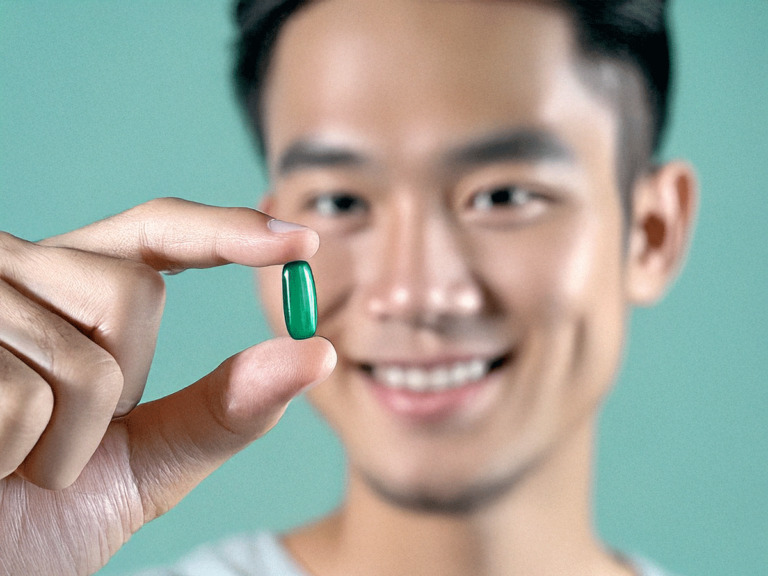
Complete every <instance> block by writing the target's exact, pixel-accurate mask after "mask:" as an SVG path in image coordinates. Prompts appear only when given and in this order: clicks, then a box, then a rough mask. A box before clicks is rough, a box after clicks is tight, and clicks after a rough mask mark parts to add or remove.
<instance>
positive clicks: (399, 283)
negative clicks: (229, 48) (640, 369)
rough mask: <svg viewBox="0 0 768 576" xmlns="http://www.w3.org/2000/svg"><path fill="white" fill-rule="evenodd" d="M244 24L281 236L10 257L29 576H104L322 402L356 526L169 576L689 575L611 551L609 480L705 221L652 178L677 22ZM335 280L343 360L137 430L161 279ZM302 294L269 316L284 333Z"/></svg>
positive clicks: (251, 378) (165, 217) (163, 241)
mask: <svg viewBox="0 0 768 576" xmlns="http://www.w3.org/2000/svg"><path fill="white" fill-rule="evenodd" d="M238 19H239V22H240V25H241V27H242V29H243V37H242V38H243V40H242V44H241V57H240V61H239V65H238V74H239V76H238V78H239V86H240V88H241V94H242V95H243V97H244V101H245V103H246V106H247V110H248V112H249V114H250V117H251V119H252V120H253V122H254V126H255V128H256V133H257V136H258V138H259V141H260V144H261V146H262V149H263V151H264V153H265V157H266V161H267V165H268V169H269V173H270V178H271V182H272V191H271V193H270V194H269V195H268V196H267V197H266V198H265V199H264V201H263V203H262V206H261V207H262V209H263V211H264V212H266V213H268V214H270V215H271V216H274V217H276V218H279V219H280V220H270V218H269V217H264V216H263V215H261V214H259V213H257V212H254V211H249V210H225V209H218V208H210V207H204V206H199V205H190V204H189V203H185V202H182V201H176V200H161V201H156V202H153V203H150V204H147V205H143V206H140V207H137V208H135V209H133V210H131V211H129V212H126V213H124V214H122V215H119V216H116V217H114V218H112V219H109V220H106V221H103V222H99V223H97V224H94V225H91V226H89V227H86V228H84V229H81V230H78V231H75V232H72V233H70V234H66V235H63V236H61V237H57V238H52V239H48V240H46V241H44V242H43V243H40V244H27V243H25V242H23V241H20V240H18V239H15V238H12V237H7V236H4V237H2V238H0V241H1V242H2V244H0V246H2V248H3V250H2V255H3V256H2V261H0V265H2V270H3V276H2V277H3V279H4V283H3V284H0V296H1V297H0V306H2V311H3V314H0V318H3V325H2V332H0V337H1V338H2V342H3V347H0V366H2V368H3V372H2V374H3V379H2V385H3V387H2V388H1V389H0V391H2V394H3V399H4V404H3V405H4V406H8V407H9V409H7V410H5V411H4V413H3V414H2V415H1V416H0V418H2V420H0V434H2V441H3V446H4V447H6V446H7V447H8V448H4V452H3V456H2V461H0V472H2V476H4V477H5V479H4V480H2V484H1V485H0V490H2V493H1V494H0V496H2V499H1V500H0V501H2V509H1V510H0V513H1V514H2V522H3V525H4V526H8V527H10V529H8V530H4V532H3V533H2V534H1V535H0V549H1V550H3V554H2V555H0V574H87V573H91V572H93V571H95V570H96V569H98V568H99V567H100V566H102V565H103V564H104V563H105V562H106V561H107V560H108V558H109V557H110V556H111V555H112V554H113V553H114V552H115V551H116V550H117V548H119V546H120V545H121V544H122V543H123V542H124V541H125V540H127V538H128V537H129V536H130V534H132V533H133V532H134V531H135V530H137V529H138V528H139V527H140V526H141V525H142V524H143V523H144V522H147V521H149V520H151V519H153V518H154V517H156V516H158V515H159V514H162V513H163V512H164V511H166V510H167V509H169V508H170V507H172V506H173V505H174V504H175V503H176V502H178V501H179V500H180V499H181V498H182V497H183V496H184V494H186V492H187V491H189V490H190V489H191V488H192V487H194V485H196V483H197V482H199V481H200V480H201V479H202V478H203V477H205V475H207V474H208V473H210V471H211V470H213V469H214V468H215V467H216V466H218V465H220V464H221V463H222V462H223V461H224V460H226V458H228V457H229V456H231V455H232V454H233V453H235V452H236V451H237V450H239V449H241V448H242V447H244V446H245V445H247V444H248V443H249V442H250V441H251V440H253V439H254V438H256V437H257V436H259V435H260V434H262V433H264V432H265V431H266V430H267V429H269V427H270V426H271V425H272V424H274V422H275V421H276V420H277V418H278V417H279V415H280V413H281V412H282V410H283V408H284V406H285V404H286V403H287V401H288V400H289V399H290V398H291V397H292V396H293V395H294V394H296V393H298V391H299V390H301V389H303V388H305V387H307V386H309V385H311V384H313V383H316V382H318V381H321V380H325V382H324V383H323V384H322V385H321V386H317V387H314V388H313V389H312V390H311V392H309V397H310V399H311V401H312V402H313V403H314V404H315V406H317V408H318V409H319V410H320V411H321V412H322V413H323V415H324V416H325V417H326V418H327V419H328V421H329V422H330V424H331V425H332V426H333V427H334V428H335V430H336V431H337V432H338V434H339V436H340V438H341V440H342V442H343V443H344V445H345V447H346V450H347V455H348V460H349V475H348V478H349V479H348V493H347V496H346V498H345V501H344V503H343V505H342V507H341V508H340V509H339V510H338V511H336V512H335V513H333V514H332V515H331V516H329V517H328V518H326V519H324V520H322V521H320V522H319V523H317V524H315V525H312V526H308V527H304V528H301V529H299V530H297V531H295V532H293V533H291V534H289V535H287V536H286V537H285V538H283V539H282V540H278V539H276V538H275V537H273V536H271V535H268V534H263V535H260V536H259V537H257V538H240V539H235V540H233V541H231V542H227V543H225V544H221V545H217V546H215V547H214V548H212V549H206V550H203V551H201V552H200V553H197V554H195V555H193V556H191V557H190V558H189V559H187V560H185V561H184V562H182V564H180V565H179V566H178V567H177V568H176V569H174V570H171V571H157V572H153V573H158V574H185V575H187V574H190V575H191V574H201V575H202V574H222V575H224V574H226V575H229V574H292V575H294V576H296V575H301V574H315V575H318V576H323V575H326V574H328V575H331V574H333V575H344V574H350V575H352V574H356V575H359V574H365V575H370V576H377V575H382V576H384V575H395V574H436V575H467V574H472V575H475V574H477V575H485V574H487V575H515V574H521V575H522V574H524V575H527V576H537V575H558V576H560V575H562V576H568V575H584V574H590V575H593V574H594V575H601V576H602V575H605V576H609V575H611V576H612V575H616V576H618V575H624V576H626V575H630V574H642V575H646V576H649V575H651V574H659V573H660V572H658V571H656V569H655V568H653V567H652V566H650V565H648V564H647V563H645V562H644V561H642V560H641V559H633V558H626V557H623V556H622V555H621V554H619V553H616V552H613V551H610V550H606V549H605V548H604V547H603V546H602V545H601V543H600V542H599V541H598V539H597V538H596V536H595V535H594V533H593V530H592V526H591V519H590V517H591V513H590V470H591V462H592V456H593V452H592V450H593V442H594V428H595V422H596V417H597V411H598V408H599V405H600V402H601V400H602V399H603V398H604V397H605V394H606V393H607V392H608V391H609V390H610V387H611V383H612V381H613V378H614V375H615V372H616V370H617V367H618V364H619V360H620V356H621V350H622V341H623V335H624V330H625V319H626V316H627V314H628V311H629V308H630V307H631V306H632V305H638V304H639V305H644V304H648V303H651V302H653V301H655V300H656V299H657V298H659V297H660V296H661V295H662V293H663V292H664V290H665V287H666V286H667V285H668V284H669V282H670V281H671V280H672V278H673V277H674V275H675V272H676V270H677V268H678V266H679V264H680V263H681V261H682V259H683V255H684V251H685V245H686V240H687V238H688V236H689V234H690V229H691V225H692V217H693V213H694V208H695V195H696V192H695V183H694V176H693V174H692V172H691V170H690V169H689V168H688V167H687V166H686V165H685V164H682V163H677V162H675V163H669V164H665V165H663V166H657V165H654V164H653V163H652V153H653V150H654V148H655V147H656V146H657V145H658V141H659V137H660V133H661V128H662V126H663V121H664V116H665V109H666V91H667V82H668V54H667V48H666V46H667V44H666V32H665V30H664V23H663V5H662V3H660V2H649V1H644V2H583V3H582V2H559V3H555V2H544V1H508V2H479V1H478V2H447V1H446V2H442V1H438V2H431V1H429V2H425V1H422V0H392V1H388V2H375V1H373V0H371V1H367V0H366V1H361V0H354V1H352V0H323V1H322V2H320V1H317V2H306V3H302V2H253V3H247V2H242V3H241V4H240V5H239V7H238ZM287 222H296V223H300V224H303V225H305V226H307V227H309V228H311V229H312V230H315V231H317V235H319V237H320V248H319V249H318V243H317V236H316V235H315V234H314V233H313V232H311V231H310V230H307V229H305V228H300V227H296V226H294V225H291V224H287ZM315 250H317V252H316V254H315ZM313 254H314V256H313ZM311 256H312V259H311V263H312V266H313V269H314V273H315V278H316V282H317V293H318V306H319V329H318V334H319V335H320V336H323V337H325V338H326V339H327V340H328V341H330V342H332V343H333V349H332V348H331V346H330V344H329V343H328V341H326V340H324V339H323V338H316V339H311V340H308V341H302V342H293V341H291V340H289V339H286V338H278V339H277V340H274V341H270V342H268V343H265V344H263V345H260V346H257V347H254V348H252V349H249V350H246V351H245V352H243V353H241V354H239V355H237V356H235V357H233V358H231V359H229V360H227V361H226V362H225V363H224V364H222V366H221V367H220V368H219V369H217V370H216V371H215V372H213V373H212V374H211V375H209V376H208V377H206V378H204V379H202V380H201V381H200V382H198V383H196V384H195V385H192V386H190V387H189V388H187V389H184V390H182V391H180V392H179V393H177V394H174V395H172V396H170V397H168V398H165V399H162V400H159V401H157V402H152V403H148V404H144V405H141V406H138V407H137V408H135V409H132V408H133V407H134V406H135V405H136V403H137V402H138V399H139V397H140V395H141V391H142V389H143V385H144V381H145V379H146V372H147V370H148V366H149V363H150V361H151V355H152V350H153V348H154V338H155V335H156V331H157V326H158V324H159V317H160V311H161V308H162V300H163V290H162V281H161V280H160V276H159V275H158V271H168V270H171V271H176V270H181V269H185V268H190V267H207V266H214V265H218V264H222V263H224V262H237V263H241V264H246V265H251V266H264V265H270V264H277V263H281V262H285V261H289V260H292V259H296V258H309V257H311ZM96 271H98V274H96ZM279 273H280V270H279V267H272V268H266V269H265V270H264V271H263V272H262V273H261V274H262V280H261V282H260V285H261V286H262V292H263V294H262V296H263V300H264V304H265V307H266V310H267V313H268V316H269V318H270V321H271V323H272V325H273V327H274V329H275V331H276V332H278V333H282V332H284V329H283V327H282V301H281V295H280V293H279V278H277V276H278V275H279ZM94 278H96V280H94ZM12 311H13V312H12ZM334 349H335V354H334ZM334 362H335V369H333V366H334ZM332 369H333V372H332V373H331V370H332ZM113 414H114V415H115V416H117V419H114V420H112V421H111V423H110V420H111V418H112V416H113ZM105 431H106V432H105ZM94 451H95V453H94ZM44 488H52V489H55V491H48V490H44Z"/></svg>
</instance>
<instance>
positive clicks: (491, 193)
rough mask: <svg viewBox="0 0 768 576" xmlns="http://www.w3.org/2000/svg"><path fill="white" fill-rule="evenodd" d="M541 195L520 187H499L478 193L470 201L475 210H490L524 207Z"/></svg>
mask: <svg viewBox="0 0 768 576" xmlns="http://www.w3.org/2000/svg"><path fill="white" fill-rule="evenodd" d="M538 198H539V195H538V194H535V193H534V192H531V191H530V190H526V189H525V188H521V187H519V186H512V185H509V186H497V187H494V188H488V189H487V190H483V191H482V192H478V193H477V194H475V195H474V196H472V198H471V199H470V207H471V208H474V209H475V210H490V209H492V208H505V207H515V206H523V205H525V204H527V203H528V202H530V201H531V200H534V199H538Z"/></svg>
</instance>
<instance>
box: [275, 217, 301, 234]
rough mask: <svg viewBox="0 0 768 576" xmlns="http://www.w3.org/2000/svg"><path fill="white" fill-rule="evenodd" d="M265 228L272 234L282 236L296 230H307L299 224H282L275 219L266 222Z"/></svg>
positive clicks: (282, 222)
mask: <svg viewBox="0 0 768 576" xmlns="http://www.w3.org/2000/svg"><path fill="white" fill-rule="evenodd" d="M267 228H269V229H270V230H271V231H272V232H276V233H277V234H284V233H286V232H296V231H297V230H306V229H307V227H306V226H302V225H301V224H294V223H293V222H284V221H282V220H277V219H276V218H272V220H270V221H269V222H267Z"/></svg>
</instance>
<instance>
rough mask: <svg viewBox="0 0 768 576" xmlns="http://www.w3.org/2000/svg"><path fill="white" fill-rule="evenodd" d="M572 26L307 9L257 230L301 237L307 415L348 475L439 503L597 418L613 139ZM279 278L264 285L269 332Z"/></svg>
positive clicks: (608, 282) (547, 15) (609, 271)
mask: <svg viewBox="0 0 768 576" xmlns="http://www.w3.org/2000/svg"><path fill="white" fill-rule="evenodd" d="M576 65H577V49H576V47H575V45H574V38H573V33H572V30H571V25H570V22H569V20H568V18H567V16H566V15H565V14H564V13H563V12H562V11H560V10H558V9H556V8H552V7H546V6H544V5H541V4H536V3H530V2H436V1H419V0H390V1H387V2H376V1H370V2H369V1H360V0H354V1H351V0H324V1H323V2H317V3H315V4H312V5H310V6H309V7H308V8H307V9H305V10H303V11H301V12H299V13H298V14H296V15H294V16H292V17H291V19H290V20H289V23H288V24H287V25H286V27H285V28H284V30H283V31H282V33H281V36H280V39H279V42H278V45H277V49H276V52H275V54H274V60H273V62H272V68H271V71H270V76H269V83H268V89H267V92H266V98H265V102H264V106H265V108H264V110H265V118H266V135H267V141H268V148H269V156H268V164H269V169H270V172H271V177H272V183H273V188H272V189H273V191H274V193H273V196H272V197H271V198H270V199H269V200H267V201H266V203H265V205H264V208H265V209H266V210H267V211H268V212H270V213H271V214H272V215H273V216H275V217H278V218H281V219H285V220H290V221H295V222H300V223H303V224H306V225H307V226H310V227H312V228H314V229H315V230H317V231H318V232H319V234H320V238H321V246H320V250H319V252H318V253H317V255H316V256H315V257H314V258H313V259H312V261H311V265H312V268H313V270H314V274H315V279H316V283H317V294H318V304H319V329H318V333H319V334H320V335H322V336H325V337H326V338H328V339H329V340H330V341H331V342H333V344H334V345H335V347H336V350H337V352H338V356H339V361H338V365H337V367H336V370H335V372H334V373H333V375H332V377H331V378H330V380H328V381H327V382H325V383H324V384H322V385H321V386H319V387H317V388H316V389H314V390H313V391H312V392H311V400H312V402H313V403H314V404H315V405H316V406H317V408H318V409H319V410H320V411H321V412H322V413H323V414H324V416H325V417H326V418H327V419H328V421H329V422H330V423H331V425H332V426H333V427H334V428H335V429H336V430H337V432H338V433H339V435H340V437H341V439H342V441H343V443H344V444H345V446H346V449H347V452H348V456H349V462H350V466H351V471H352V474H355V475H359V477H362V478H365V479H366V481H368V482H369V483H371V484H372V485H374V486H376V487H377V488H378V489H379V490H382V491H383V492H386V493H388V494H389V495H393V496H395V497H396V498H404V499H412V498H415V499H419V498H422V497H426V498H429V499H435V500H438V501H444V502H446V503H449V502H452V501H454V500H457V499H458V500H461V499H465V498H466V497H468V496H469V497H470V498H471V496H472V494H480V493H484V492H487V491H489V490H491V491H492V490H493V488H494V487H497V486H503V485H506V484H507V483H509V481H510V479H512V478H514V477H516V475H517V474H518V473H519V472H520V471H521V470H524V469H526V468H527V467H529V466H530V465H531V464H532V463H534V462H538V461H540V460H541V459H542V458H543V457H544V458H545V457H546V455H547V454H549V453H550V451H551V450H553V448H554V447H555V446H556V445H557V444H558V443H559V442H560V441H562V440H563V439H564V438H566V437H568V435H569V434H571V433H572V431H573V429H574V427H575V426H576V425H578V424H580V423H583V422H584V421H585V419H591V418H593V417H594V415H595V412H596V409H597V405H598V403H599V401H600V399H601V398H602V397H603V396H604V394H605V393H606V391H607V390H608V389H609V388H610V385H611V381H612V379H613V376H614V373H615V371H616V369H617V365H618V363H619V359H620V355H621V345H622V338H623V332H624V321H625V314H626V307H627V305H626V297H625V294H624V291H623V285H622V282H623V273H624V271H623V267H622V266H623V255H622V234H623V231H622V216H621V214H622V212H621V205H620V196H619V192H618V190H617V185H616V182H617V175H616V172H615V170H616V147H617V118H616V116H615V113H614V111H613V110H612V108H611V106H610V105H608V104H607V103H606V102H605V101H604V100H601V99H600V97H599V96H597V95H596V94H595V92H593V91H592V90H590V89H589V88H588V87H587V86H586V85H585V84H584V83H583V81H582V79H580V77H579V75H578V72H577V70H576ZM279 274H280V270H279V269H269V270H266V271H264V272H262V278H261V280H260V286H261V291H262V295H263V299H264V302H265V307H266V310H267V313H268V316H269V318H270V321H271V322H272V325H273V327H274V329H275V331H276V332H278V333H285V329H284V327H283V320H282V304H281V294H280V280H279Z"/></svg>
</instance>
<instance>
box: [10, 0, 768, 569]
mask: <svg viewBox="0 0 768 576" xmlns="http://www.w3.org/2000/svg"><path fill="white" fill-rule="evenodd" d="M672 17H673V18H672V21H673V25H674V30H675V32H676V44H677V46H678V70H679V75H678V83H677V95H676V98H675V106H674V112H673V116H672V124H671V130H670V132H669V138H668V140H667V146H666V153H665V154H666V156H668V157H672V156H681V157H684V158H688V159H690V160H691V161H692V162H693V163H694V164H695V165H696V166H697V167H698V170H699V175H700V180H701V187H702V202H701V208H700V213H699V222H698V228H697V232H696V237H695V240H694V243H693V247H692V251H691V254H690V257H689V260H688V264H687V268H686V270H685V272H684V274H683V275H682V277H681V278H680V280H679V281H678V282H677V284H676V286H675V287H674V288H673V289H672V291H671V292H670V294H669V295H668V297H667V298H666V300H665V301H664V302H663V303H662V304H660V305H659V306H657V307H655V308H653V309H648V310H640V311H637V312H636V313H635V314H634V316H633V321H632V328H631V334H630V338H629V341H630V346H629V348H628V352H627V355H626V361H625V366H624V369H623V371H622V373H621V376H620V380H619V383H618V385H617V388H616V390H615V393H614V394H613V395H612V397H611V398H610V400H609V401H608V403H607V405H606V408H605V410H604V413H603V416H602V434H603V436H602V441H601V443H600V450H599V459H598V465H597V482H596V484H597V489H596V492H597V502H596V508H597V525H598V528H599V530H600V532H601V533H602V534H603V536H604V537H605V538H606V539H607V540H608V541H609V542H611V543H612V544H614V545H617V546H619V547H621V548H623V549H626V550H631V551H636V552H641V553H643V554H646V555H648V556H650V557H653V558H655V559H656V560H657V561H659V562H660V563H661V564H664V565H666V566H667V567H668V568H670V569H673V570H674V571H677V572H679V573H680V574H681V575H688V576H694V575H695V576H715V575H718V576H719V575H723V574H729V575H730V574H734V575H744V576H748V575H764V574H766V570H767V569H768V568H766V567H768V303H767V301H766V293H768V290H767V288H768V241H766V222H768V207H767V206H768V2H766V1H763V0H740V1H736V2H723V1H722V0H706V1H704V0H679V1H677V2H673V6H672ZM233 32H234V31H233V26H232V25H231V20H230V3H229V2H227V1H223V0H219V1H212V0H206V1H201V0H197V1H190V0H183V1H182V0H173V1H171V0H165V1H162V2H157V1H154V0H151V1H150V0H134V1H132V2H130V3H129V2H122V3H118V2H107V1H95V0H92V1H78V2H74V1H61V0H58V1H42V0H40V1H35V2H31V1H20V0H19V1H15V0H0V229H4V230H7V231H9V232H11V233H13V234H16V235H18V236H21V237H24V238H28V239H39V238H42V237H45V236H49V235H52V234H55V233H59V232H64V231H66V230H70V229H72V228H76V227H79V226H82V225H84V224H87V223H89V222H91V221H94V220H96V219H100V218H104V217H106V216H109V215H111V214H115V213H117V212H120V211H122V210H124V209H127V208H129V207H131V206H133V205H135V204H138V203H140V202H143V201H146V200H149V199H150V198H154V197H157V196H180V197H184V198H188V199H191V200H196V201H199V202H205V203H210V204H219V205H228V206H235V205H245V206H253V205H254V203H255V202H256V198H257V195H258V193H259V191H260V190H263V188H264V186H265V182H264V179H263V176H262V173H261V171H260V167H259V164H258V161H257V160H256V158H255V155H254V154H253V152H252V147H251V142H250V136H249V134H248V133H247V131H246V130H245V129H244V127H243V126H242V123H241V119H240V116H239V111H238V110H237V108H236V106H235V103H234V99H233V97H232V93H231V89H230V83H229V70H230V66H231V64H230V55H231V43H232V40H233ZM266 337H268V333H267V330H266V329H265V327H264V322H263V319H262V316H261V314H260V312H259V310H258V308H257V304H256V302H255V300H254V296H253V285H252V277H251V273H250V271H249V270H247V269H243V268H237V267H232V266H230V267H225V268H221V269H217V270H210V271H204V272H188V273H185V274H182V275H180V276H176V277H171V278H169V279H168V305H167V310H166V314H165V318H164V321H163V326H162V328H161V331H160V337H159V343H158V352H157V358H156V361H155V363H154V365H153V368H152V372H151V375H150V383H149V387H148V397H149V398H155V397H159V396H162V395H165V394H167V393H169V392H171V391H173V390H176V389H178V388H180V387H183V386H185V385H186V384H188V383H191V382H193V381H194V380H196V379H197V378H199V377H200V376H201V375H203V374H205V373H207V372H208V371H210V370H212V369H213V368H215V367H216V366H217V365H218V363H219V362H220V361H221V360H222V359H224V358H225V357H227V356H229V355H231V354H233V353H235V352H237V351H239V350H240V349H243V348H245V347H247V346H249V345H251V344H253V343H255V342H257V341H260V340H263V339H265V338H266ZM342 464H343V455H342V453H341V450H340V448H339V446H338V445H337V444H336V442H335V440H334V439H333V437H332V435H331V434H330V432H328V430H327V429H326V428H325V427H324V426H323V425H322V424H321V423H320V422H319V420H318V419H317V417H316V416H315V415H314V414H313V412H312V411H311V409H310V408H309V407H308V406H307V405H306V403H305V402H304V401H303V400H299V401H296V402H294V403H293V404H292V405H291V406H290V407H289V410H288V412H287V414H286V416H285V418H284V419H283V420H282V421H281V422H280V424H278V426H277V427H276V428H275V429H274V430H273V431H272V432H270V433H269V434H268V435H267V436H266V437H265V438H264V439H263V440H261V441H259V442H257V443H256V444H255V445H254V446H252V447H251V448H249V449H248V450H246V451H245V452H244V453H242V454H240V455H238V456H237V457H235V458H234V459H233V460H232V461H231V462H229V463H227V464H226V465H225V466H224V467H223V468H222V469H221V470H219V471H218V472H216V473H215V474H214V475H213V476H212V477H210V478H209V479H208V480H206V481H205V482H204V483H203V484H202V485H201V486H200V487H199V488H198V489H197V490H195V491H194V492H193V493H192V494H191V495H190V496H189V497H188V498H187V499H185V500H184V501H183V502H182V503H181V504H180V505H179V506H178V507H177V508H176V509H174V510H172V511H171V512H170V513H168V514H167V515H166V516H164V517H162V518H161V519H159V520H157V521H156V522H154V523H152V524H150V525H149V526H147V527H145V528H144V529H142V530H141V531H140V532H139V533H138V534H136V535H135V536H134V537H133V539H132V540H131V541H130V542H129V543H128V544H127V545H126V546H125V547H124V548H123V549H122V550H121V551H120V552H119V553H118V554H117V556H115V558H114V559H113V560H112V561H111V562H110V564H109V565H108V566H107V567H106V568H104V569H103V570H102V571H101V572H100V574H101V575H102V576H113V575H116V574H121V573H125V572H126V571H131V570H134V569H137V568H139V567H143V566H148V565H152V564H156V563H163V562H171V561H173V560H174V559H176V558H178V557H179V556H180V555H182V554H183V553H184V552H186V551H188V550H189V549H190V548H191V547H193V546H194V545H195V544H197V543H200V542H203V541H207V540H211V539H215V538H219V537H221V536H223V535H225V534H228V533H231V532H235V531H243V530H254V529H257V528H259V527H267V528H274V529H284V528H287V527H289V526H292V525H295V524H296V523H299V522H303V521H305V520H307V519H308V518H311V517H315V516H317V515H319V514H322V513H323V512H325V511H327V510H329V509H330V508H332V507H333V506H334V504H335V503H336V502H338V500H339V498H340V496H341V493H342V490H343V476H342V471H341V470H342ZM0 529H1V528H0Z"/></svg>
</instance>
